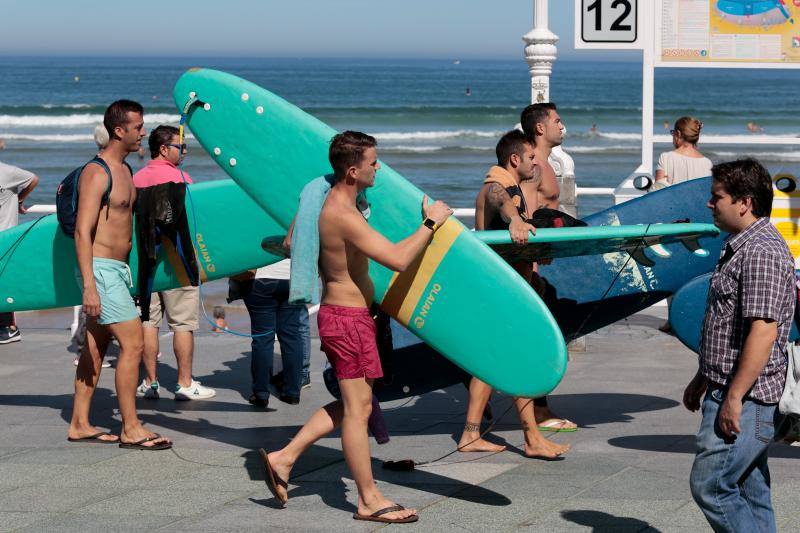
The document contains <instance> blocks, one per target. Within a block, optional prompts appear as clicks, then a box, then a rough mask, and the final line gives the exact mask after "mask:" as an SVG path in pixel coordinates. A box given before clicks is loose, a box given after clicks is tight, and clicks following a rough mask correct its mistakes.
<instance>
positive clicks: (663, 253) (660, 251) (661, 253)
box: [648, 242, 672, 259]
mask: <svg viewBox="0 0 800 533" xmlns="http://www.w3.org/2000/svg"><path fill="white" fill-rule="evenodd" d="M648 249H650V250H652V251H653V253H654V254H656V255H657V256H658V257H662V258H664V259H667V258H670V257H672V252H670V251H669V250H667V249H666V248H664V245H663V244H661V243H660V242H659V243H656V244H654V245H652V246H649V247H648Z"/></svg>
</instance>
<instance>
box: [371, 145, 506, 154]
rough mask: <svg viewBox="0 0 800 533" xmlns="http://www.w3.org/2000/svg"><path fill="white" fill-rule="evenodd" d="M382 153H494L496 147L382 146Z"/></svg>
mask: <svg viewBox="0 0 800 533" xmlns="http://www.w3.org/2000/svg"><path fill="white" fill-rule="evenodd" d="M380 151H381V152H389V153H408V152H410V153H415V154H427V153H437V152H444V151H453V152H493V151H494V147H491V146H406V145H396V146H381V147H380Z"/></svg>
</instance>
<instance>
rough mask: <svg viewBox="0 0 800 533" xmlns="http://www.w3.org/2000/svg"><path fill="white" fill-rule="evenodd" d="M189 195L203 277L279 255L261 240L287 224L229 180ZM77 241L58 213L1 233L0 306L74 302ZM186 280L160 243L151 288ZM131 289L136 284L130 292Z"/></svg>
mask: <svg viewBox="0 0 800 533" xmlns="http://www.w3.org/2000/svg"><path fill="white" fill-rule="evenodd" d="M189 191H190V192H191V198H192V201H193V205H194V207H195V213H196V218H197V225H196V226H195V224H194V220H193V217H192V203H191V202H190V201H189V197H188V195H187V199H186V205H187V208H188V209H189V227H190V228H192V229H193V230H194V231H193V235H194V237H195V248H196V252H197V257H198V265H199V266H200V269H201V273H200V274H201V278H202V279H203V280H208V281H210V280H215V279H220V278H224V277H227V276H231V275H234V274H237V273H239V272H242V271H243V270H247V269H250V268H257V267H260V266H263V265H268V264H271V263H274V262H276V261H278V260H279V259H280V258H279V257H276V256H274V255H270V254H268V253H266V252H264V250H263V249H262V248H261V240H262V239H263V238H264V237H265V236H267V235H270V234H275V233H277V232H281V231H285V230H284V229H283V228H281V226H280V225H278V223H277V222H275V221H274V220H273V219H271V218H270V217H269V216H268V215H267V214H266V213H265V212H264V211H263V210H262V209H261V208H259V207H258V205H256V203H255V202H253V200H252V199H250V197H249V196H248V195H247V194H245V193H244V191H242V190H241V189H240V188H239V187H238V186H237V185H236V184H235V183H234V182H233V181H231V180H221V181H212V182H205V183H199V184H196V185H191V186H190V187H189ZM136 250H137V246H136V240H135V239H134V242H133V249H132V251H131V255H130V261H129V262H130V265H131V271H132V274H133V280H134V283H135V282H136V272H137V270H138V268H137V265H138V260H137V253H136ZM76 267H77V259H76V257H75V241H74V240H72V239H70V238H69V237H67V236H66V235H64V233H63V232H62V231H61V229H60V228H59V226H58V221H57V220H56V216H55V215H47V216H44V217H42V218H40V219H37V220H34V221H32V222H28V223H25V224H22V225H19V226H16V227H14V228H11V229H9V230H6V231H4V232H2V233H0V312H7V311H28V310H34V309H48V308H53V307H66V306H71V305H78V304H80V303H81V301H82V297H81V291H80V288H79V287H78V283H77V281H76V279H75V268H76ZM186 285H189V278H188V277H187V276H186V272H185V270H184V269H183V266H182V265H181V261H180V258H179V257H178V254H177V252H176V251H175V248H174V247H173V246H171V245H170V244H167V245H165V246H162V248H161V254H160V255H159V259H158V263H157V266H156V270H155V278H154V280H153V289H154V290H164V289H171V288H175V287H181V286H186ZM132 292H133V291H132Z"/></svg>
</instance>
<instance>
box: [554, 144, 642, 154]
mask: <svg viewBox="0 0 800 533" xmlns="http://www.w3.org/2000/svg"><path fill="white" fill-rule="evenodd" d="M564 151H565V152H567V153H568V154H569V153H574V154H600V153H605V152H608V153H624V154H633V153H636V152H638V151H639V147H638V146H636V145H630V144H629V145H615V146H570V145H566V146H564Z"/></svg>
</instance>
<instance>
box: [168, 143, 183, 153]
mask: <svg viewBox="0 0 800 533" xmlns="http://www.w3.org/2000/svg"><path fill="white" fill-rule="evenodd" d="M164 146H171V147H173V148H177V149H178V150H180V151H181V152H183V151H184V150H186V143H182V144H165V145H164Z"/></svg>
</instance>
